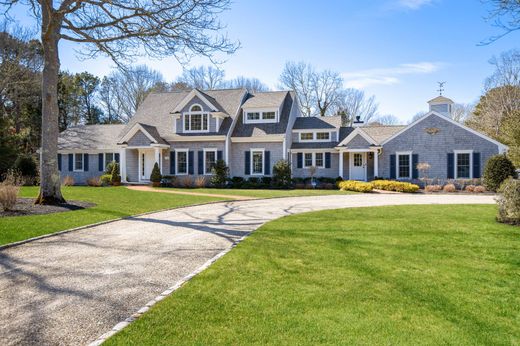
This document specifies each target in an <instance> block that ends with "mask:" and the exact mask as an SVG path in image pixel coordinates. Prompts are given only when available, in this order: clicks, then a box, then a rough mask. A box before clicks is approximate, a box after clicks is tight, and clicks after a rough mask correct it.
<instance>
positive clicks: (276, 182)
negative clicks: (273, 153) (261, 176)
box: [273, 160, 291, 188]
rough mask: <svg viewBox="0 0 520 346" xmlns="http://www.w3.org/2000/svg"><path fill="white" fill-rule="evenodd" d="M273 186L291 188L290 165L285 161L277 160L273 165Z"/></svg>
mask: <svg viewBox="0 0 520 346" xmlns="http://www.w3.org/2000/svg"><path fill="white" fill-rule="evenodd" d="M273 186H275V187H278V188H288V187H290V186H291V165H290V163H289V162H288V161H287V160H279V161H277V162H276V163H275V164H274V166H273Z"/></svg>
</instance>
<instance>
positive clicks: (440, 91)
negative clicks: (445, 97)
mask: <svg viewBox="0 0 520 346" xmlns="http://www.w3.org/2000/svg"><path fill="white" fill-rule="evenodd" d="M437 84H439V90H437V91H438V92H439V96H442V92H443V91H444V84H446V82H437Z"/></svg>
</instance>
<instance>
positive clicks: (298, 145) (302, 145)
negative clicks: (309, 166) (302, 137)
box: [291, 142, 339, 149]
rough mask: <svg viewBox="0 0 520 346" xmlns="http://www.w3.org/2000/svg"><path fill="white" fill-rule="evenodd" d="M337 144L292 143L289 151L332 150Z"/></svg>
mask: <svg viewBox="0 0 520 346" xmlns="http://www.w3.org/2000/svg"><path fill="white" fill-rule="evenodd" d="M338 144H339V143H338V142H314V143H292V144H291V149H332V148H335V147H336V146H337V145H338Z"/></svg>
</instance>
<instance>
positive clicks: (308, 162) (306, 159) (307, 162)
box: [303, 153, 313, 167]
mask: <svg viewBox="0 0 520 346" xmlns="http://www.w3.org/2000/svg"><path fill="white" fill-rule="evenodd" d="M312 156H313V155H312V153H305V154H304V162H303V166H304V167H311V166H313V162H312V161H313V159H312Z"/></svg>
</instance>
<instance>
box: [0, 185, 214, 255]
mask: <svg viewBox="0 0 520 346" xmlns="http://www.w3.org/2000/svg"><path fill="white" fill-rule="evenodd" d="M62 190H63V195H64V197H65V198H66V199H68V200H80V201H88V202H92V203H95V204H96V206H94V207H92V208H87V209H83V210H76V211H67V212H62V213H55V214H47V215H30V216H13V217H2V218H0V245H1V244H8V243H12V242H15V241H19V240H24V239H28V238H32V237H36V236H39V235H43V234H48V233H54V232H58V231H62V230H66V229H69V228H74V227H79V226H84V225H88V224H92V223H96V222H100V221H106V220H112V219H117V218H121V217H125V216H130V215H135V214H140V213H145V212H150V211H154V210H160V209H166V208H175V207H181V206H186V205H191V204H199V203H206V202H215V201H219V200H223V199H224V198H217V197H203V196H187V195H172V194H167V193H154V194H150V193H147V192H140V191H132V190H129V189H127V188H125V187H104V188H94V187H87V186H72V187H63V188H62ZM37 194H38V188H36V187H23V188H22V189H21V192H20V196H21V197H36V196H37Z"/></svg>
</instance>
